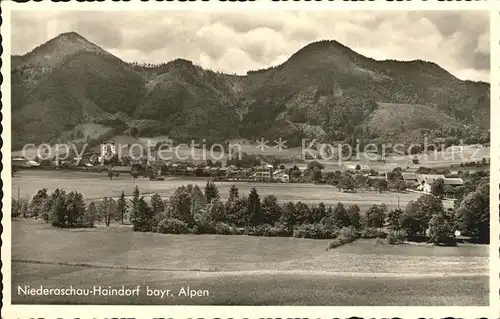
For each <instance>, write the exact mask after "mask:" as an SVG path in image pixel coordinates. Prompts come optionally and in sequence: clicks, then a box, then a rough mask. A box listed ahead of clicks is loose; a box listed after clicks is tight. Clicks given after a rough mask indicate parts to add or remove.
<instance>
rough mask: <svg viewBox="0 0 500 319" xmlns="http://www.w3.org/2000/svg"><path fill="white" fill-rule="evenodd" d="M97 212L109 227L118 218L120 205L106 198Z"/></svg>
mask: <svg viewBox="0 0 500 319" xmlns="http://www.w3.org/2000/svg"><path fill="white" fill-rule="evenodd" d="M97 211H98V214H99V216H100V219H101V220H103V221H104V224H105V225H106V226H109V225H110V224H111V221H112V220H113V219H115V218H116V217H117V216H118V205H117V204H116V201H115V200H114V199H112V198H109V197H104V199H103V200H102V201H101V202H100V203H99V205H98V207H97Z"/></svg>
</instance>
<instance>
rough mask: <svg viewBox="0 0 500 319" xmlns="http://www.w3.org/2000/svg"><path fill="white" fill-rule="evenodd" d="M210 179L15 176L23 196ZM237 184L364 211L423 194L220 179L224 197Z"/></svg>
mask: <svg viewBox="0 0 500 319" xmlns="http://www.w3.org/2000/svg"><path fill="white" fill-rule="evenodd" d="M206 180H207V179H205V178H182V177H170V178H167V179H166V180H165V181H150V180H149V179H142V178H139V179H136V180H135V181H134V180H133V179H132V177H131V176H130V175H128V174H121V175H120V177H119V179H114V180H109V178H108V176H107V174H106V173H90V172H74V171H42V170H23V171H19V172H17V173H16V176H15V177H13V178H12V194H14V196H17V193H18V189H19V195H20V196H21V197H23V196H27V197H32V196H33V195H35V194H36V192H37V191H38V190H39V189H41V188H47V189H48V190H49V192H51V191H53V190H55V189H56V188H62V189H65V190H68V191H71V190H76V191H79V192H80V193H82V194H83V196H84V198H85V199H86V200H92V199H99V198H103V197H104V196H108V197H118V196H120V194H121V192H122V191H123V192H125V195H127V196H129V195H132V192H133V190H134V188H135V185H137V186H138V187H139V189H140V191H141V193H142V194H143V195H145V196H147V195H151V194H154V193H159V194H160V195H161V196H163V197H165V196H170V195H171V194H173V192H174V191H175V189H176V188H177V187H179V186H182V185H187V184H195V185H199V186H200V187H202V188H203V187H204V186H205V184H206ZM233 184H234V185H236V187H238V188H239V192H240V194H241V195H248V193H249V192H250V189H251V188H252V187H256V188H257V191H258V192H259V194H260V195H261V197H264V196H266V195H275V196H276V197H277V198H278V200H280V201H293V202H296V201H303V202H305V203H310V204H319V203H320V202H324V203H325V204H327V205H335V204H337V203H338V202H342V203H344V204H357V205H358V206H359V207H360V208H361V210H362V211H363V210H365V209H367V208H368V207H370V206H371V205H373V204H382V203H385V204H387V206H388V207H389V208H396V207H397V206H398V198H399V205H400V207H401V208H403V207H404V206H406V205H407V204H408V202H410V201H412V200H417V199H418V197H420V196H421V194H419V193H415V192H407V193H394V192H383V193H379V192H375V191H357V192H354V193H344V192H340V191H339V190H338V189H337V188H336V187H334V186H331V185H313V184H279V183H254V182H252V183H239V182H216V185H217V188H218V189H219V192H220V194H221V197H222V198H223V199H226V197H227V196H228V194H229V188H230V187H231V185H233ZM443 203H444V206H445V208H448V207H452V206H453V203H452V202H451V201H449V200H445V201H443Z"/></svg>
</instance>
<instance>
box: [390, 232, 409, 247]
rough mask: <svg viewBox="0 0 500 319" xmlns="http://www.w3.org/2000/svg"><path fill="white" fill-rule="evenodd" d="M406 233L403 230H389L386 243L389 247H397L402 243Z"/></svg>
mask: <svg viewBox="0 0 500 319" xmlns="http://www.w3.org/2000/svg"><path fill="white" fill-rule="evenodd" d="M405 239H406V232H405V231H404V230H390V231H389V233H388V234H387V238H386V241H387V243H388V244H391V245H399V244H402V243H404V241H405Z"/></svg>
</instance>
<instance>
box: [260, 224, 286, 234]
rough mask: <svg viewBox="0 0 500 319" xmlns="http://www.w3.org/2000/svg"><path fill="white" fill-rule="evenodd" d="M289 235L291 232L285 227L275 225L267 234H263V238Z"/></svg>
mask: <svg viewBox="0 0 500 319" xmlns="http://www.w3.org/2000/svg"><path fill="white" fill-rule="evenodd" d="M291 235H292V231H291V230H290V229H289V228H288V227H286V225H282V224H276V225H274V226H273V227H271V228H270V229H269V230H268V232H267V233H264V236H268V237H290V236H291Z"/></svg>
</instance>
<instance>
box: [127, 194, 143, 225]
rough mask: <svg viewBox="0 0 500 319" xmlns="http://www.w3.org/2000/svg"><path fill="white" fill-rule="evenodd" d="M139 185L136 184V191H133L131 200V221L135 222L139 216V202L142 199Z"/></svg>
mask: <svg viewBox="0 0 500 319" xmlns="http://www.w3.org/2000/svg"><path fill="white" fill-rule="evenodd" d="M140 195H141V194H140V192H139V187H138V186H137V185H136V186H135V188H134V192H133V193H132V199H131V200H130V204H131V207H130V208H131V210H130V221H131V222H132V223H133V222H134V220H135V218H136V217H137V204H138V203H139V199H140Z"/></svg>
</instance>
